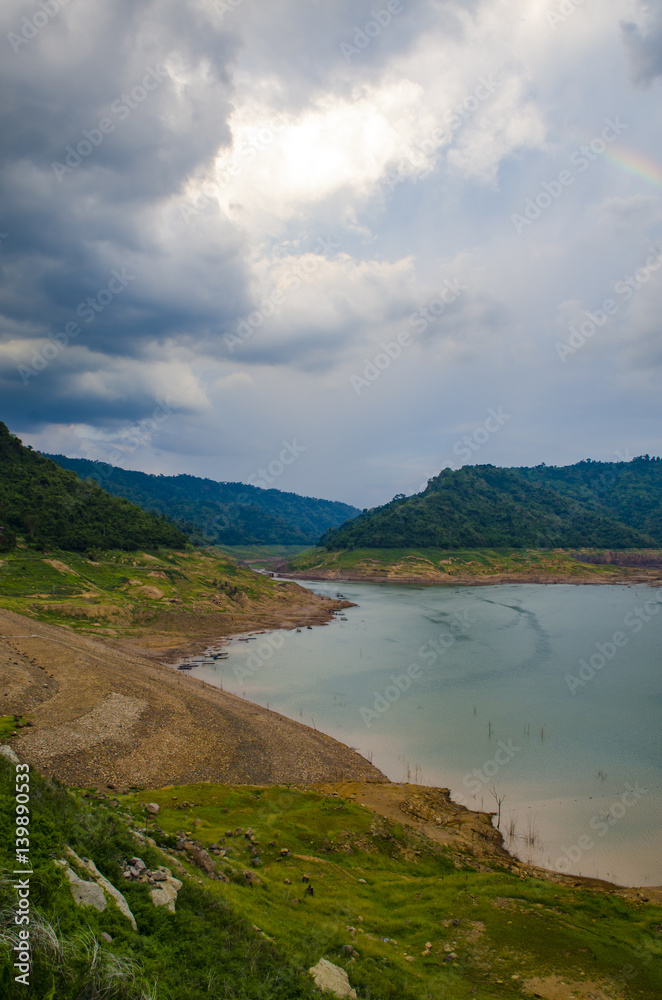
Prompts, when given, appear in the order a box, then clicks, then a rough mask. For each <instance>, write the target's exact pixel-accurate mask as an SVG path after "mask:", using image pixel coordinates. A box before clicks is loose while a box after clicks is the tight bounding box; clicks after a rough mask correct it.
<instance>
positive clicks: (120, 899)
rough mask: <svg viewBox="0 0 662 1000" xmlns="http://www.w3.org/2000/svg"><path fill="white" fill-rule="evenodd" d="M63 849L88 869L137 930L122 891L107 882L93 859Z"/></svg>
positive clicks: (69, 849) (135, 929)
mask: <svg viewBox="0 0 662 1000" xmlns="http://www.w3.org/2000/svg"><path fill="white" fill-rule="evenodd" d="M65 851H66V852H67V854H68V856H69V857H70V858H71V859H72V860H73V861H74V862H76V864H77V865H78V866H79V867H82V868H84V869H85V870H86V871H88V872H89V873H90V875H91V876H92V878H93V879H94V881H95V882H96V883H97V885H98V886H100V887H101V889H102V890H103V892H105V893H106V895H108V896H110V897H111V899H113V900H114V902H115V904H116V906H117V908H118V910H119V911H120V913H121V914H122V915H123V916H125V917H126V919H127V920H128V921H129V923H130V924H131V926H132V927H133V929H134V931H137V930H138V925H137V924H136V918H135V917H134V915H133V913H132V912H131V910H130V909H129V904H128V903H127V901H126V899H125V898H124V896H123V895H122V893H121V892H120V891H119V889H116V888H115V886H114V885H113V884H112V882H109V881H108V879H107V878H106V877H105V875H102V874H101V872H100V871H99V869H98V868H97V866H96V865H95V863H94V861H90V860H89V859H88V860H87V861H82V860H81V859H80V858H79V857H78V855H77V854H76V852H75V851H72V849H71V848H70V847H65Z"/></svg>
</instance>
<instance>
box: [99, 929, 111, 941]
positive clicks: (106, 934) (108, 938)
mask: <svg viewBox="0 0 662 1000" xmlns="http://www.w3.org/2000/svg"><path fill="white" fill-rule="evenodd" d="M101 937H102V938H103V939H104V941H107V942H108V944H110V943H111V941H112V940H113V939H112V938H111V936H110V934H108V933H107V932H106V931H101Z"/></svg>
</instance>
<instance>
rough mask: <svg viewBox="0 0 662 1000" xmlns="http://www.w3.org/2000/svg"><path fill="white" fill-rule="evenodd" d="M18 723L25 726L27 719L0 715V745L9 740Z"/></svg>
mask: <svg viewBox="0 0 662 1000" xmlns="http://www.w3.org/2000/svg"><path fill="white" fill-rule="evenodd" d="M19 722H22V723H24V724H25V722H27V719H26V718H25V717H24V716H18V717H17V716H15V715H0V743H1V742H2V741H3V740H8V739H9V737H10V736H11V735H12V733H13V732H14V730H15V729H16V727H17V725H18V724H19Z"/></svg>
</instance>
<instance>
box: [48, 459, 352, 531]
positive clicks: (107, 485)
mask: <svg viewBox="0 0 662 1000" xmlns="http://www.w3.org/2000/svg"><path fill="white" fill-rule="evenodd" d="M49 458H52V459H53V461H54V462H57V463H58V464H59V465H61V466H63V467H64V468H66V469H71V470H72V471H73V472H75V473H76V474H77V475H79V476H80V477H81V479H85V478H86V477H92V478H93V479H94V480H95V481H96V482H98V483H99V484H100V485H101V486H102V487H103V489H104V490H107V492H108V493H110V494H112V495H113V496H121V497H126V498H127V499H128V500H131V501H132V502H133V503H136V504H138V505H139V506H140V507H142V508H143V509H144V510H150V511H156V512H157V513H159V514H166V515H167V516H168V517H170V518H172V519H173V520H174V521H176V522H177V524H179V525H180V526H181V527H182V529H183V530H185V531H186V532H187V534H190V535H191V537H192V538H193V539H194V540H195V541H198V542H201V543H215V544H217V545H312V544H314V543H315V542H316V541H317V539H318V538H319V537H320V535H321V534H323V532H325V531H327V530H329V529H332V528H337V527H338V526H339V525H341V524H343V522H345V521H347V520H348V519H349V518H352V517H355V516H356V515H357V514H358V513H359V511H358V509H357V508H356V507H351V506H349V504H344V503H338V502H335V501H332V500H317V499H313V498H312V497H302V496H299V495H298V494H296V493H283V492H281V491H280V490H264V489H259V488H258V487H257V486H247V485H245V484H244V483H219V482H216V481H215V480H213V479H199V478H197V477H196V476H184V475H182V476H154V475H148V474H146V473H144V472H132V471H129V470H127V469H120V468H117V467H116V466H112V465H106V464H105V463H103V462H90V461H88V460H87V459H82V458H65V456H64V455H50V456H49Z"/></svg>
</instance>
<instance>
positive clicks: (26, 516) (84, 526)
mask: <svg viewBox="0 0 662 1000" xmlns="http://www.w3.org/2000/svg"><path fill="white" fill-rule="evenodd" d="M17 536H20V537H23V538H24V539H25V541H26V542H28V543H29V544H30V545H33V546H35V547H36V548H41V549H43V548H56V549H64V550H67V551H74V552H76V551H78V552H84V551H88V550H90V549H123V550H125V551H127V550H128V551H133V550H135V549H139V548H140V549H143V548H146V549H156V548H161V547H169V548H181V547H182V546H185V545H186V544H187V543H188V538H187V537H186V535H185V534H184V533H183V532H182V531H180V530H179V528H177V527H175V526H174V525H173V524H170V523H168V522H167V521H166V520H165V519H164V518H163V517H158V516H156V515H155V514H148V513H145V512H144V511H143V510H141V509H140V508H139V507H136V506H135V505H134V504H132V503H129V502H128V501H126V500H120V499H117V498H115V497H111V496H109V495H108V493H106V492H104V490H102V489H100V488H99V487H98V486H97V485H96V484H94V483H83V482H81V480H80V479H79V478H78V476H76V475H75V474H74V473H73V472H68V471H67V470H65V469H62V468H60V467H59V466H58V465H56V464H55V462H51V461H50V459H48V458H45V457H44V456H43V455H40V454H38V453H37V452H34V451H32V449H31V448H29V447H25V446H24V445H23V444H22V443H21V441H19V439H18V438H17V437H14V435H13V434H10V433H9V430H8V429H7V427H6V426H5V424H3V423H0V549H3V550H9V549H11V548H13V547H14V545H15V544H16V539H17Z"/></svg>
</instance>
